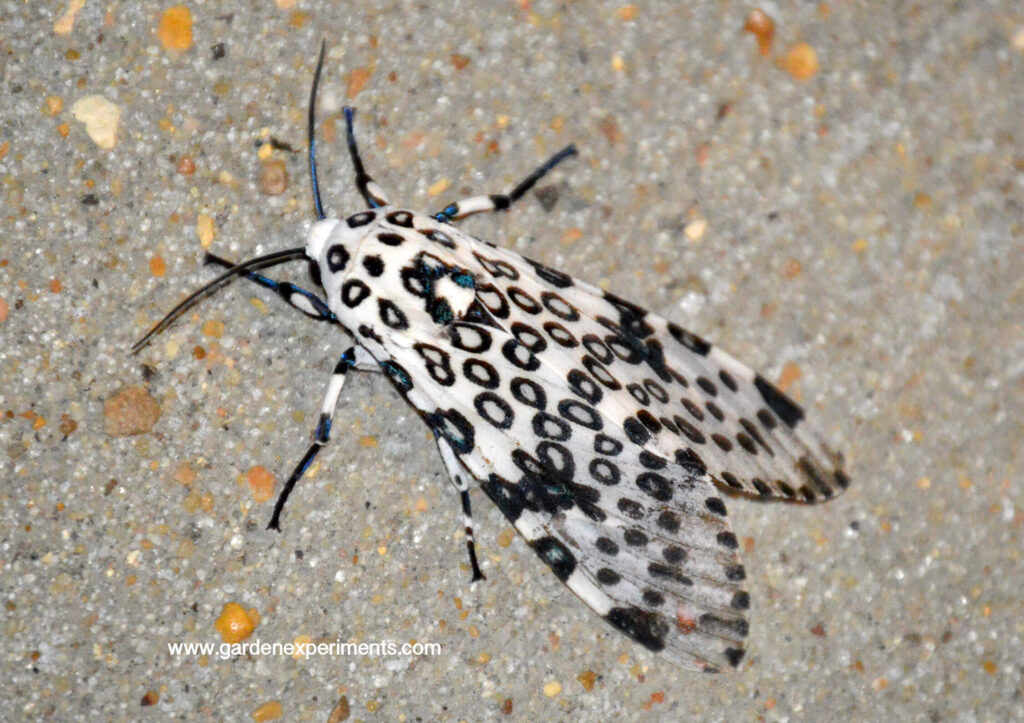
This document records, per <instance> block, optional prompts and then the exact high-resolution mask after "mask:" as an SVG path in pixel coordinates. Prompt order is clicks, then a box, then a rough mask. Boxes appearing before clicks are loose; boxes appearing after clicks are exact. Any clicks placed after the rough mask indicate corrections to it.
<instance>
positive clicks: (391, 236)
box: [377, 231, 405, 246]
mask: <svg viewBox="0 0 1024 723" xmlns="http://www.w3.org/2000/svg"><path fill="white" fill-rule="evenodd" d="M377 240H378V241H379V242H380V243H382V244H384V245H385V246H401V245H402V243H403V242H404V241H405V237H404V236H403V235H402V234H400V233H391V232H390V231H384V232H382V233H379V234H377Z"/></svg>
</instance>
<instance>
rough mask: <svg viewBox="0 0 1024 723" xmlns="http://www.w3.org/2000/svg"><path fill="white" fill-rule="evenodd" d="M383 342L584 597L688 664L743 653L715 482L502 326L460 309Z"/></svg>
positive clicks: (398, 370) (433, 416)
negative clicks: (665, 453)
mask: <svg viewBox="0 0 1024 723" xmlns="http://www.w3.org/2000/svg"><path fill="white" fill-rule="evenodd" d="M487 293H488V292H487V291H486V290H484V292H483V294H484V297H486V294H487ZM376 344H377V343H376V342H373V341H372V340H371V342H370V345H371V349H372V350H373V347H375V346H376ZM379 344H380V347H379V349H376V350H375V351H376V353H379V354H386V355H387V356H388V357H389V358H390V359H391V361H390V362H388V363H389V364H391V365H392V370H393V371H391V372H390V373H391V374H392V376H393V378H396V384H397V385H398V386H399V389H400V390H403V391H404V393H405V395H406V397H407V398H408V399H409V401H410V402H412V403H413V404H414V406H416V407H417V408H418V409H419V410H420V411H421V412H422V413H423V416H424V418H425V419H426V420H427V422H428V423H429V424H431V425H432V426H433V427H434V429H435V430H437V432H438V433H439V434H441V435H442V436H444V437H445V439H446V440H447V441H448V443H449V444H451V446H452V448H453V449H454V450H455V452H456V453H457V454H458V455H459V460H460V461H461V462H462V464H464V465H465V466H466V468H467V469H468V470H469V472H470V473H471V474H472V475H473V476H474V477H475V478H476V479H477V480H478V481H479V482H480V484H481V486H482V487H483V489H484V490H485V491H486V493H487V494H488V495H489V496H490V497H491V499H493V500H494V502H495V503H496V504H497V505H498V507H499V508H500V509H501V510H502V512H503V513H504V514H505V515H506V516H507V517H508V519H509V520H510V521H511V522H512V523H513V524H514V525H515V526H516V528H517V529H518V530H519V532H520V533H521V534H522V535H523V537H524V538H525V539H526V541H527V542H528V543H529V544H530V546H531V547H532V548H533V549H534V550H535V551H536V552H537V554H538V555H539V556H540V558H541V559H542V560H544V562H546V563H547V564H548V565H549V566H550V567H551V569H552V570H553V571H554V573H555V575H556V576H558V578H559V579H561V580H562V581H563V582H564V583H565V584H566V585H567V586H568V587H569V588H570V589H571V590H572V591H573V592H574V593H576V594H577V595H578V596H579V597H580V598H581V599H582V600H583V601H584V602H586V603H587V604H588V605H589V606H590V607H591V608H593V609H594V610H595V611H597V613H598V614H600V615H602V616H603V617H604V618H605V619H606V620H607V621H608V622H610V623H611V624H612V625H614V626H615V627H617V628H618V629H619V630H621V631H622V632H624V633H625V634H626V635H628V636H629V637H631V638H632V639H633V640H635V641H637V642H639V643H640V644H642V645H644V646H646V647H647V648H649V649H650V650H653V651H656V652H661V653H662V654H664V655H665V656H666V657H668V658H669V659H671V660H673V661H674V662H676V663H677V664H679V665H681V666H683V667H686V668H690V669H699V670H706V671H714V670H717V669H719V668H720V667H722V666H728V665H733V666H734V665H737V664H738V663H739V661H740V660H741V659H742V657H743V652H744V638H745V637H746V634H747V629H748V626H747V620H746V614H747V612H746V611H747V608H748V606H749V598H748V596H747V593H746V592H745V591H744V590H743V588H742V583H743V580H744V577H745V574H744V570H743V567H742V565H741V564H740V561H739V559H738V556H737V553H736V548H737V540H736V536H735V535H734V534H733V533H732V531H731V529H730V527H729V523H728V521H727V520H726V518H725V505H724V504H723V502H722V500H721V499H720V498H719V497H718V496H717V495H716V492H715V489H714V488H713V487H712V486H711V485H710V484H708V483H707V481H705V480H703V479H700V478H698V477H695V476H694V475H692V474H691V473H690V472H688V471H687V469H686V468H685V467H683V466H681V465H679V464H677V463H675V462H669V461H666V460H665V459H664V458H663V457H662V456H659V455H655V454H652V453H650V452H649V451H647V450H645V449H643V448H642V447H641V446H639V445H637V444H635V443H633V442H632V441H631V440H630V439H629V437H628V436H627V435H626V434H625V433H624V432H623V431H622V429H621V428H620V427H618V426H617V425H615V424H613V423H612V422H611V421H610V420H609V419H608V417H607V416H606V415H605V414H604V412H603V410H602V409H601V403H600V402H597V403H591V402H590V401H588V400H587V398H586V397H585V396H584V395H581V394H579V393H578V392H577V391H573V388H572V386H571V384H570V383H567V382H566V370H564V369H562V368H560V367H556V366H554V365H551V364H544V363H541V361H540V358H539V357H538V355H536V354H534V353H532V352H531V351H530V350H529V348H528V346H526V345H524V343H523V342H522V341H521V340H517V339H516V337H515V335H514V334H513V333H510V332H509V331H506V330H505V329H503V328H500V327H496V326H490V325H487V324H483V323H467V322H463V321H456V322H453V323H451V324H449V325H447V327H434V328H433V329H428V328H426V327H423V328H419V329H417V332H416V334H415V338H413V337H412V336H408V337H406V336H399V335H396V334H389V335H387V336H386V337H383V338H381V339H380V341H379ZM385 370H386V371H388V369H387V367H385ZM406 375H407V377H406ZM401 378H408V379H410V380H411V385H405V387H404V388H403V385H402V384H401V382H400V379H401Z"/></svg>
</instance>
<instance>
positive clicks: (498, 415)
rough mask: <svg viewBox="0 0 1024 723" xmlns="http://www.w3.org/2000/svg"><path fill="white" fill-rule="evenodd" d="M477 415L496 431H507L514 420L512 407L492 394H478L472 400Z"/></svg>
mask: <svg viewBox="0 0 1024 723" xmlns="http://www.w3.org/2000/svg"><path fill="white" fill-rule="evenodd" d="M473 406H475V407H476V411H477V414H479V415H480V416H481V417H483V419H484V420H485V421H486V422H488V423H489V424H491V425H492V426H494V427H497V428H498V429H509V428H510V427H511V426H512V422H513V421H514V420H515V413H514V412H513V411H512V407H511V406H510V405H509V403H508V402H506V401H505V400H504V399H502V398H501V397H499V396H498V395H497V394H495V393H494V392H480V393H479V394H477V395H476V398H475V399H474V400H473Z"/></svg>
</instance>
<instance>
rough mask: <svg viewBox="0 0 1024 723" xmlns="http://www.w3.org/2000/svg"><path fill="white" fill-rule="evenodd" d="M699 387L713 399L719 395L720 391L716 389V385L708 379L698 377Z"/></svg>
mask: <svg viewBox="0 0 1024 723" xmlns="http://www.w3.org/2000/svg"><path fill="white" fill-rule="evenodd" d="M697 386H698V387H700V388H701V389H703V390H704V393H705V394H708V395H710V396H712V397H714V396H717V395H718V389H717V388H716V387H715V383H714V382H713V381H711V380H710V379H708V378H707V377H697Z"/></svg>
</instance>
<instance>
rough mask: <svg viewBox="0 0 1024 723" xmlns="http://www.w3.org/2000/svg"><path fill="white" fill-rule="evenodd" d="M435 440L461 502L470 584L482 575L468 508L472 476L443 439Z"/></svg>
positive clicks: (471, 515) (470, 512) (482, 577)
mask: <svg viewBox="0 0 1024 723" xmlns="http://www.w3.org/2000/svg"><path fill="white" fill-rule="evenodd" d="M434 438H435V439H436V440H437V448H438V449H439V450H440V451H441V459H442V460H444V466H445V467H447V468H448V478H449V479H450V480H451V482H452V484H453V485H454V486H455V489H456V490H458V492H459V497H460V499H461V500H462V520H463V523H464V524H465V526H466V550H467V551H468V552H469V564H470V567H471V568H472V569H473V579H472V580H471V582H476V581H477V580H483V579H485V578H484V574H483V573H482V572H480V565H479V564H478V563H477V560H476V544H475V542H474V540H473V513H472V511H471V510H470V507H469V481H470V480H471V479H472V478H473V476H472V475H471V474H470V473H469V470H467V469H466V467H465V465H463V464H462V462H460V461H459V459H458V457H456V456H455V452H453V451H452V448H451V446H449V444H448V442H447V441H446V440H445V439H444V437H440V436H438V435H436V434H435V435H434Z"/></svg>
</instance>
